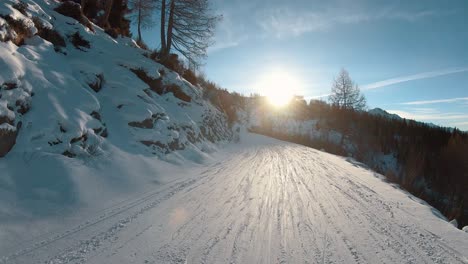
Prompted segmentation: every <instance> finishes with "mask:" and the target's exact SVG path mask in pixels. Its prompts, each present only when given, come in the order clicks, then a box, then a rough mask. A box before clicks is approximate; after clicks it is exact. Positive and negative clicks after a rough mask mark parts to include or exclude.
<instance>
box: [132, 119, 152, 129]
mask: <svg viewBox="0 0 468 264" xmlns="http://www.w3.org/2000/svg"><path fill="white" fill-rule="evenodd" d="M128 125H129V126H131V127H138V128H147V129H150V128H153V119H152V118H146V119H145V120H143V121H141V122H138V121H133V122H129V123H128Z"/></svg>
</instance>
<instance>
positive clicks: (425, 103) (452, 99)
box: [400, 97, 468, 105]
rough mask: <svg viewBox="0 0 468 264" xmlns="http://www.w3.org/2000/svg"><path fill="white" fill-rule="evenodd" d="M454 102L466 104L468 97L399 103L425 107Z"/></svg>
mask: <svg viewBox="0 0 468 264" xmlns="http://www.w3.org/2000/svg"><path fill="white" fill-rule="evenodd" d="M455 102H467V103H468V97H457V98H449V99H438V100H427V101H412V102H405V103H400V104H402V105H427V104H440V103H455Z"/></svg>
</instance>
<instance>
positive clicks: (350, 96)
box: [329, 69, 366, 110]
mask: <svg viewBox="0 0 468 264" xmlns="http://www.w3.org/2000/svg"><path fill="white" fill-rule="evenodd" d="M331 93H332V94H331V95H330V97H329V100H330V102H331V103H332V104H333V105H336V106H339V107H342V108H346V109H355V110H364V109H365V108H366V98H365V97H364V95H363V94H361V91H360V90H359V87H358V85H357V84H355V83H354V82H353V80H351V77H349V73H348V71H346V70H345V69H341V71H340V73H339V74H338V77H336V78H335V80H334V82H333V86H332V89H331Z"/></svg>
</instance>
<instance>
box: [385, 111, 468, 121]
mask: <svg viewBox="0 0 468 264" xmlns="http://www.w3.org/2000/svg"><path fill="white" fill-rule="evenodd" d="M387 112H389V113H392V114H397V115H399V116H401V117H404V118H407V119H414V120H419V121H430V120H460V119H468V114H463V113H443V112H436V111H435V112H433V113H418V112H417V111H414V112H410V111H405V110H387Z"/></svg>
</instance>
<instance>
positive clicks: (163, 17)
mask: <svg viewBox="0 0 468 264" xmlns="http://www.w3.org/2000/svg"><path fill="white" fill-rule="evenodd" d="M165 52H166V0H161V53H162V54H164V53H165Z"/></svg>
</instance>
